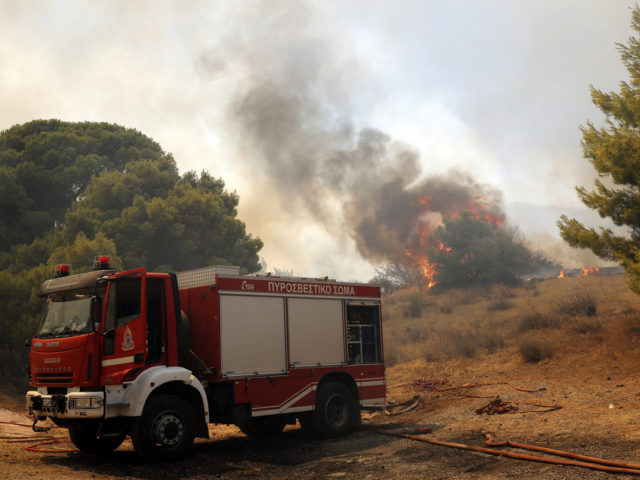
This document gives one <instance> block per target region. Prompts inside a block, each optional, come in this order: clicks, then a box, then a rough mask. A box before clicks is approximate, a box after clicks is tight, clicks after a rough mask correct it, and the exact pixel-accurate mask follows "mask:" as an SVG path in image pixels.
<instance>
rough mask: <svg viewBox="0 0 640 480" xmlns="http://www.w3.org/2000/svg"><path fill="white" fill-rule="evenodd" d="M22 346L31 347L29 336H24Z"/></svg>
mask: <svg viewBox="0 0 640 480" xmlns="http://www.w3.org/2000/svg"><path fill="white" fill-rule="evenodd" d="M24 346H25V347H27V348H30V347H31V339H30V338H25V339H24Z"/></svg>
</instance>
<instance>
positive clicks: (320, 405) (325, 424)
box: [311, 382, 360, 438]
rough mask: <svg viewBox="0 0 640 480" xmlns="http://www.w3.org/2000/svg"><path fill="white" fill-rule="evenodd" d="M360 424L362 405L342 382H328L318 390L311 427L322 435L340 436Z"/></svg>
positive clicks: (327, 436)
mask: <svg viewBox="0 0 640 480" xmlns="http://www.w3.org/2000/svg"><path fill="white" fill-rule="evenodd" d="M359 425H360V407H359V405H358V403H357V401H356V399H355V398H354V396H353V395H352V393H351V391H350V390H349V389H348V388H347V387H346V386H345V385H343V384H342V383H338V382H327V383H325V384H323V385H322V386H321V387H320V389H319V390H318V394H317V396H316V410H315V412H314V413H313V416H312V417H311V427H312V428H313V431H314V432H315V434H316V435H318V436H320V437H325V438H329V437H338V436H341V435H345V434H347V433H349V432H352V431H353V430H355V429H356V428H357V427H358V426H359Z"/></svg>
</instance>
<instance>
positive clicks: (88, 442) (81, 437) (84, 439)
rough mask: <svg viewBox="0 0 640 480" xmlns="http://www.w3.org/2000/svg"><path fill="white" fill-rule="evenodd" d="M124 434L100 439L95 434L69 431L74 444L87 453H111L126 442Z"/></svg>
mask: <svg viewBox="0 0 640 480" xmlns="http://www.w3.org/2000/svg"><path fill="white" fill-rule="evenodd" d="M125 437H126V435H125V434H124V433H122V434H120V435H118V436H115V437H99V436H98V435H96V434H95V433H93V432H85V431H83V430H72V429H69V438H71V441H72V442H73V444H74V445H75V446H76V447H77V448H78V449H79V450H82V451H83V452H85V453H111V452H113V451H114V450H115V449H116V448H118V447H119V446H120V444H122V442H124V439H125Z"/></svg>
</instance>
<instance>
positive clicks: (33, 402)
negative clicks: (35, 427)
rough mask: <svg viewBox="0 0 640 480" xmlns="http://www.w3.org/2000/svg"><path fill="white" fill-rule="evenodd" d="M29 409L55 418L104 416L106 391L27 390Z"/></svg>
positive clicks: (31, 412) (31, 411)
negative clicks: (58, 392) (56, 391)
mask: <svg viewBox="0 0 640 480" xmlns="http://www.w3.org/2000/svg"><path fill="white" fill-rule="evenodd" d="M26 400H27V410H28V411H29V414H30V415H32V416H34V417H36V418H38V417H54V418H102V417H104V392H69V393H67V394H66V395H63V394H43V393H40V392H38V391H35V390H32V391H29V392H27V398H26Z"/></svg>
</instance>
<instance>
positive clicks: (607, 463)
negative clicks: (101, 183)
mask: <svg viewBox="0 0 640 480" xmlns="http://www.w3.org/2000/svg"><path fill="white" fill-rule="evenodd" d="M376 432H377V433H380V434H383V435H389V436H393V437H399V438H405V439H408V440H416V441H418V442H425V443H430V444H432V445H439V446H443V447H449V448H457V449H461V450H470V451H473V452H480V453H486V454H488V455H495V456H502V457H507V458H515V459H518V460H528V461H532V462H539V463H550V464H554V465H563V466H569V467H582V468H588V469H591V470H598V471H602V472H608V473H626V474H629V475H640V465H636V464H632V463H625V462H616V461H613V460H607V459H603V458H596V457H588V456H585V455H579V454H576V453H571V452H566V451H563V450H554V449H551V448H546V447H538V446H535V445H527V444H523V443H515V442H509V441H507V442H495V441H494V439H493V438H492V437H491V436H490V435H486V438H487V441H486V443H485V446H484V447H478V446H475V445H465V444H462V443H455V442H447V441H444V440H437V439H435V438H427V437H418V436H416V435H410V434H406V433H397V432H390V431H385V430H380V429H378V430H376ZM415 433H425V432H424V430H420V431H417V432H415ZM498 447H510V448H519V449H523V450H531V451H536V452H541V453H546V454H549V455H555V456H556V457H563V458H564V459H562V458H551V457H542V456H534V455H526V454H522V453H515V452H509V451H505V450H496V448H498Z"/></svg>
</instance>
